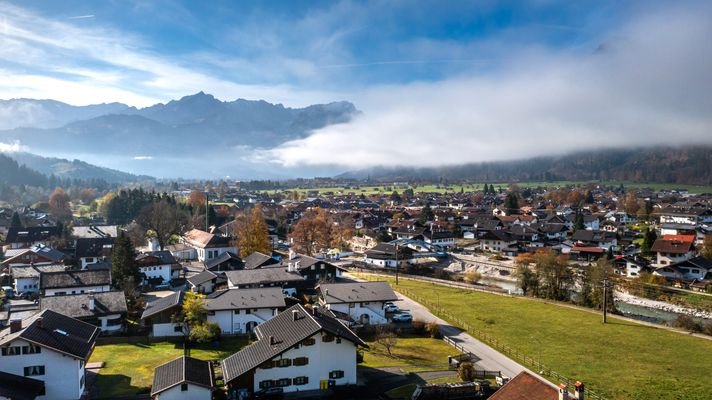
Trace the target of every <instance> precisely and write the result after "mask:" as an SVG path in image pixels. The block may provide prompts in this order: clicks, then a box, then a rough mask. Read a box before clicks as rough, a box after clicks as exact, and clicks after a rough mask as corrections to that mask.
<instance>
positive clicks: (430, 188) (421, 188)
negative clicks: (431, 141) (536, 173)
mask: <svg viewBox="0 0 712 400" xmlns="http://www.w3.org/2000/svg"><path fill="white" fill-rule="evenodd" d="M488 184H490V185H494V187H495V189H499V188H502V189H506V188H508V187H509V186H510V185H511V184H512V182H488ZM515 184H516V185H517V186H519V187H520V188H538V187H543V188H558V187H564V186H571V185H574V186H576V185H581V186H585V185H606V186H620V185H624V186H625V187H626V188H634V189H653V190H673V189H684V190H688V191H689V192H690V193H712V186H710V185H685V184H676V183H631V182H621V181H606V182H597V181H578V182H576V181H554V182H515ZM483 187H484V182H483V183H473V184H454V185H418V186H415V187H413V186H393V185H388V184H385V185H365V186H358V187H349V188H345V187H343V186H334V187H323V188H296V189H286V190H268V191H266V192H268V193H275V192H278V193H286V192H291V191H294V190H296V191H298V192H299V193H300V195H302V196H307V195H313V194H317V193H318V194H320V195H323V194H327V193H333V194H336V195H345V194H349V193H354V194H364V195H371V194H379V193H382V194H390V193H393V191H394V190H395V191H397V192H398V193H401V192H403V190H405V189H408V188H410V189H413V191H414V192H415V193H457V192H460V191H464V192H472V191H481V190H482V189H483Z"/></svg>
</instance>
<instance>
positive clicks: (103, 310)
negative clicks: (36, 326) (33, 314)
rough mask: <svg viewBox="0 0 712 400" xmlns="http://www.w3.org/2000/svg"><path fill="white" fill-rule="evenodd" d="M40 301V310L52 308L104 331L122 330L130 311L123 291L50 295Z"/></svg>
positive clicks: (115, 331)
mask: <svg viewBox="0 0 712 400" xmlns="http://www.w3.org/2000/svg"><path fill="white" fill-rule="evenodd" d="M39 301H40V310H52V311H54V312H57V313H60V314H62V315H66V316H68V317H72V318H75V319H78V320H80V321H84V322H86V323H88V324H92V325H94V326H98V327H99V328H101V331H102V333H117V332H120V331H121V330H122V329H123V327H124V320H125V318H126V313H127V312H128V309H127V306H126V296H125V295H124V292H122V291H111V292H100V293H93V292H91V293H84V294H71V295H67V296H49V297H42V298H40V300H39Z"/></svg>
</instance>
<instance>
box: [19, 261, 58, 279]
mask: <svg viewBox="0 0 712 400" xmlns="http://www.w3.org/2000/svg"><path fill="white" fill-rule="evenodd" d="M66 269H67V266H66V265H62V264H50V265H31V266H20V267H10V272H11V273H12V277H13V278H15V279H18V278H39V277H40V273H41V272H42V273H45V272H61V271H65V270H66Z"/></svg>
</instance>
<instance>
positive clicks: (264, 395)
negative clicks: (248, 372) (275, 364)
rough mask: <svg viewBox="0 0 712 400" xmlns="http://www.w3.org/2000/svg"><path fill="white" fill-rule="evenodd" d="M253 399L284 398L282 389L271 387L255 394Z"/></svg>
mask: <svg viewBox="0 0 712 400" xmlns="http://www.w3.org/2000/svg"><path fill="white" fill-rule="evenodd" d="M254 398H255V399H270V400H281V399H283V398H284V389H282V388H280V387H271V388H267V389H262V390H260V391H258V392H255V396H254Z"/></svg>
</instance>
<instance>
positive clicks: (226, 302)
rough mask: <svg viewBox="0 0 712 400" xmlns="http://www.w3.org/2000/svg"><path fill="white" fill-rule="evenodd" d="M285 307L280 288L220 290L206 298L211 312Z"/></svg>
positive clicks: (206, 305) (206, 303)
mask: <svg viewBox="0 0 712 400" xmlns="http://www.w3.org/2000/svg"><path fill="white" fill-rule="evenodd" d="M285 306H286V305H285V303H284V294H282V289H280V288H278V287H272V288H256V289H228V290H218V291H217V292H214V293H211V294H210V295H208V296H207V297H206V298H205V308H206V309H207V310H211V311H216V310H239V309H246V308H283V307H285Z"/></svg>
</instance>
